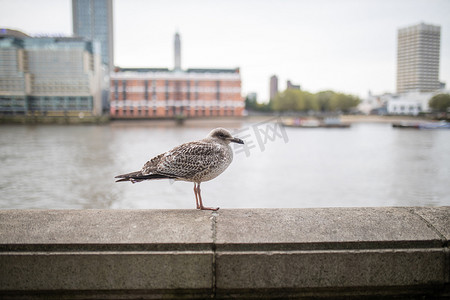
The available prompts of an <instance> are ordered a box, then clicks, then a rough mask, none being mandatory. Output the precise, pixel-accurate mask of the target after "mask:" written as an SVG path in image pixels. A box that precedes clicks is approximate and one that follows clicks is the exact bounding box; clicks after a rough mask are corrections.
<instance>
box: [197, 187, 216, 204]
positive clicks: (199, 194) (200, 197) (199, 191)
mask: <svg viewBox="0 0 450 300" xmlns="http://www.w3.org/2000/svg"><path fill="white" fill-rule="evenodd" d="M197 192H198V198H199V199H200V209H201V210H214V211H216V210H218V209H219V208H218V207H206V206H203V201H202V193H201V190H200V183H198V185H197Z"/></svg>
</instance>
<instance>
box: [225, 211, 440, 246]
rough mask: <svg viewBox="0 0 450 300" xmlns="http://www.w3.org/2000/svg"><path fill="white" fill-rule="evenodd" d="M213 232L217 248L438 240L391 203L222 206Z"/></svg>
mask: <svg viewBox="0 0 450 300" xmlns="http://www.w3.org/2000/svg"><path fill="white" fill-rule="evenodd" d="M446 212H447V214H448V213H449V210H448V209H446ZM216 236H217V239H216V243H217V249H218V250H219V249H222V248H223V249H229V248H232V249H234V250H235V249H239V248H246V249H249V248H251V247H252V246H253V245H254V246H255V250H257V249H258V247H260V245H261V244H274V245H276V246H279V245H283V246H289V245H295V248H296V249H299V247H300V249H302V248H307V249H323V247H324V246H325V245H326V246H327V249H330V248H332V249H342V248H347V247H349V248H352V249H354V248H357V247H361V248H363V249H365V248H367V247H370V246H369V244H371V243H372V244H374V247H376V248H380V247H381V248H382V247H385V246H388V247H391V245H394V244H395V245H396V246H402V247H410V246H411V244H417V243H419V244H420V243H423V242H426V244H427V245H428V246H429V245H433V246H440V245H441V244H442V242H441V238H440V236H439V235H437V234H436V232H435V231H434V230H433V229H432V228H430V227H429V226H427V224H426V223H425V222H423V220H422V219H421V218H420V216H418V215H415V214H413V213H411V212H410V211H408V209H406V208H395V207H386V208H312V209H252V210H224V211H222V212H220V214H219V216H218V217H217V234H216Z"/></svg>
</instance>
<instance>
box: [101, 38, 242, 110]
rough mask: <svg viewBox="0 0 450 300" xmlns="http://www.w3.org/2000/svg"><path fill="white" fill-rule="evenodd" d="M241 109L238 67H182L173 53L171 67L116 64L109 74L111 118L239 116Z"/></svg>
mask: <svg viewBox="0 0 450 300" xmlns="http://www.w3.org/2000/svg"><path fill="white" fill-rule="evenodd" d="M178 43H179V36H178ZM178 47H179V46H178ZM175 52H176V51H175ZM243 110H244V99H243V98H242V96H241V75H240V72H239V68H236V69H187V70H182V69H181V67H180V58H179V55H178V58H177V55H175V68H174V70H169V69H166V68H116V70H115V72H113V73H112V74H111V79H110V113H111V117H112V118H171V117H177V116H184V117H204V116H242V113H243Z"/></svg>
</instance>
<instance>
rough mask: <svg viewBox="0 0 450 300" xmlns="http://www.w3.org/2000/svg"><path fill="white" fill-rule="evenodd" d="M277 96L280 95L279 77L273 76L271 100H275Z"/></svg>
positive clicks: (271, 79)
mask: <svg viewBox="0 0 450 300" xmlns="http://www.w3.org/2000/svg"><path fill="white" fill-rule="evenodd" d="M277 94H278V77H277V75H272V77H270V90H269V100H272V99H273V98H275V96H276V95H277Z"/></svg>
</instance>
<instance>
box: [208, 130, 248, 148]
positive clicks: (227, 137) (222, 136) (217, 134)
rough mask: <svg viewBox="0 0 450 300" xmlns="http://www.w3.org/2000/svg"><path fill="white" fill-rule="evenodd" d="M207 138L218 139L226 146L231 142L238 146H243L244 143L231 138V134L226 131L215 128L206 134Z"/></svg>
mask: <svg viewBox="0 0 450 300" xmlns="http://www.w3.org/2000/svg"><path fill="white" fill-rule="evenodd" d="M208 137H209V138H212V139H218V140H220V141H224V142H226V143H227V144H229V143H231V142H233V143H238V144H243V143H244V141H243V140H241V139H238V138H236V137H233V136H232V135H231V133H230V132H229V131H228V130H226V129H224V128H216V129H213V130H212V131H211V132H210V133H209V134H208Z"/></svg>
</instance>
